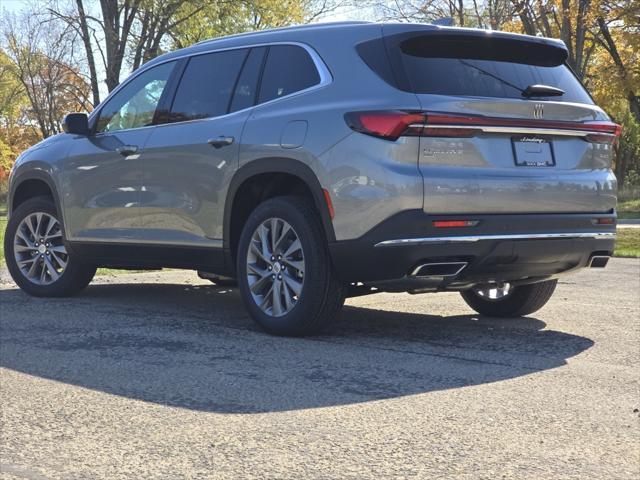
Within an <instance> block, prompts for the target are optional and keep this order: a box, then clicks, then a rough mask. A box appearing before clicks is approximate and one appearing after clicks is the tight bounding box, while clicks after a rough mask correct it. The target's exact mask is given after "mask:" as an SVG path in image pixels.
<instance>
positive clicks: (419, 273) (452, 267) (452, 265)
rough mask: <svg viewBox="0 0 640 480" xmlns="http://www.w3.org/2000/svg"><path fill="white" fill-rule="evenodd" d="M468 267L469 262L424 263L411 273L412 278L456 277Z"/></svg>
mask: <svg viewBox="0 0 640 480" xmlns="http://www.w3.org/2000/svg"><path fill="white" fill-rule="evenodd" d="M466 266H467V262H437V263H423V264H421V265H418V266H417V267H416V268H414V269H413V271H412V272H411V276H412V277H455V276H456V275H458V274H459V273H460V272H461V271H462V270H464V269H465V268H466Z"/></svg>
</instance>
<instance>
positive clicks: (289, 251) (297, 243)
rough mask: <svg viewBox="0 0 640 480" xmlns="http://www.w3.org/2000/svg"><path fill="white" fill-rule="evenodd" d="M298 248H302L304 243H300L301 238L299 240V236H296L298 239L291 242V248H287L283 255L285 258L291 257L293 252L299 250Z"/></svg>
mask: <svg viewBox="0 0 640 480" xmlns="http://www.w3.org/2000/svg"><path fill="white" fill-rule="evenodd" d="M298 250H302V244H301V243H300V240H298V237H296V239H295V240H294V241H293V242H292V243H291V245H289V248H287V251H286V252H284V253H283V254H282V256H283V257H284V258H289V257H290V256H291V255H292V254H293V253H295V252H297V251H298Z"/></svg>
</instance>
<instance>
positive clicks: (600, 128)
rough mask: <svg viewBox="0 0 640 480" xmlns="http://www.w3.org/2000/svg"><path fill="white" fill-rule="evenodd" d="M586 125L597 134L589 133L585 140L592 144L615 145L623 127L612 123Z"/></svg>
mask: <svg viewBox="0 0 640 480" xmlns="http://www.w3.org/2000/svg"><path fill="white" fill-rule="evenodd" d="M585 125H586V126H587V127H588V128H589V130H591V131H592V132H595V133H589V134H588V135H587V136H586V137H585V140H586V141H587V142H592V143H615V142H617V141H618V138H619V137H620V134H621V133H622V126H621V125H618V124H617V123H612V122H586V123H585Z"/></svg>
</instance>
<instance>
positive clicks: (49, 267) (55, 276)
mask: <svg viewBox="0 0 640 480" xmlns="http://www.w3.org/2000/svg"><path fill="white" fill-rule="evenodd" d="M44 263H45V264H46V266H47V268H46V269H47V271H48V272H49V275H50V276H51V280H53V281H54V282H55V281H56V280H57V279H58V277H59V276H60V275H59V274H58V272H57V270H56V269H55V268H54V266H53V264H52V263H51V260H49V258H47V257H44Z"/></svg>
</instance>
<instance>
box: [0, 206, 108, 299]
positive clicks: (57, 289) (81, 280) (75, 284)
mask: <svg viewBox="0 0 640 480" xmlns="http://www.w3.org/2000/svg"><path fill="white" fill-rule="evenodd" d="M37 212H42V213H47V214H49V215H52V216H54V217H55V218H56V219H57V220H58V222H60V228H61V230H62V238H63V242H64V243H65V247H66V248H67V252H69V260H68V261H67V265H66V267H65V269H64V271H63V272H62V275H61V276H60V278H59V279H58V280H57V281H55V282H54V283H51V284H49V285H37V284H35V283H33V282H31V281H30V280H29V279H27V278H26V277H25V276H24V274H23V273H22V271H21V270H20V268H19V267H18V264H17V262H16V258H15V254H14V250H13V242H14V238H15V234H16V230H17V229H18V226H19V225H20V223H21V222H22V220H23V219H24V218H25V217H27V216H28V215H30V214H32V213H37ZM4 254H5V262H6V264H7V268H8V270H9V273H10V274H11V278H13V280H14V282H16V284H17V285H18V286H19V287H20V288H21V289H22V290H24V291H25V292H27V293H28V294H30V295H33V296H36V297H63V296H68V295H72V294H74V293H76V292H77V291H79V290H81V289H82V288H84V287H85V286H86V285H87V284H88V283H89V282H90V281H91V278H93V275H94V274H95V270H96V269H95V267H93V266H90V265H87V264H85V263H83V262H81V261H80V260H79V259H78V258H77V257H76V256H74V255H73V253H72V252H71V251H70V250H69V246H68V245H67V242H66V236H65V231H64V224H63V222H62V220H61V218H60V216H59V215H58V212H57V210H56V208H55V205H54V204H53V202H52V201H51V200H50V199H48V198H47V197H35V198H31V199H29V200H26V201H25V202H24V203H23V204H21V205H20V206H18V207H17V208H16V210H15V211H14V212H13V213H12V214H11V216H10V217H9V221H8V222H7V228H6V231H5V237H4Z"/></svg>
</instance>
